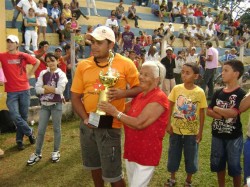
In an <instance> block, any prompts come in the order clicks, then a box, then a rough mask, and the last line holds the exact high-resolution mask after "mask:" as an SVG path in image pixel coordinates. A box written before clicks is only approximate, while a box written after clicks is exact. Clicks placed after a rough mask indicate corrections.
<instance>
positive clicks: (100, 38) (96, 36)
mask: <svg viewBox="0 0 250 187" xmlns="http://www.w3.org/2000/svg"><path fill="white" fill-rule="evenodd" d="M87 36H91V37H93V38H94V39H96V40H98V41H102V40H106V38H105V37H103V36H99V35H95V34H93V33H88V34H87Z"/></svg>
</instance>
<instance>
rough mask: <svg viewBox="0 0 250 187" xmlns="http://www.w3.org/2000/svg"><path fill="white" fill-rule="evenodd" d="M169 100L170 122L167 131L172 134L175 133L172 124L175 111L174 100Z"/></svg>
mask: <svg viewBox="0 0 250 187" xmlns="http://www.w3.org/2000/svg"><path fill="white" fill-rule="evenodd" d="M168 101H169V113H168V122H167V133H168V134H170V135H172V134H173V128H172V126H171V116H172V113H173V107H174V104H175V103H174V102H173V101H170V100H168Z"/></svg>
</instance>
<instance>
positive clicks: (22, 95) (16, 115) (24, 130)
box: [6, 90, 32, 142]
mask: <svg viewBox="0 0 250 187" xmlns="http://www.w3.org/2000/svg"><path fill="white" fill-rule="evenodd" d="M6 104H7V106H8V108H9V111H10V116H11V119H12V120H13V121H14V122H15V124H16V127H17V131H16V142H23V137H24V135H26V136H30V135H32V129H31V128H30V127H29V125H28V123H27V119H28V112H29V106H30V91H29V90H25V91H20V92H8V93H7V101H6Z"/></svg>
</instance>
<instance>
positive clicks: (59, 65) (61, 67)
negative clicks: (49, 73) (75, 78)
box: [58, 57, 67, 74]
mask: <svg viewBox="0 0 250 187" xmlns="http://www.w3.org/2000/svg"><path fill="white" fill-rule="evenodd" d="M58 62H59V63H58V67H59V68H60V69H61V70H62V71H63V72H64V73H65V74H66V72H67V65H66V64H65V62H64V60H63V57H60V58H59V59H58Z"/></svg>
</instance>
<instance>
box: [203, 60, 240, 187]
mask: <svg viewBox="0 0 250 187" xmlns="http://www.w3.org/2000/svg"><path fill="white" fill-rule="evenodd" d="M243 72H244V66H243V63H242V62H241V61H239V60H230V61H227V62H225V64H224V65H223V68H222V79H223V82H224V83H225V84H226V86H225V88H223V89H220V90H217V91H216V92H215V93H214V95H213V98H212V100H211V103H210V105H209V107H208V110H207V115H208V116H210V117H212V118H214V119H213V122H212V145H211V146H212V148H211V157H210V159H211V160H210V162H211V163H210V166H211V171H213V172H217V178H218V185H219V186H225V174H226V164H227V165H228V174H229V176H231V177H233V183H234V186H241V166H240V156H241V153H242V147H243V137H242V124H241V121H240V112H239V105H240V102H241V100H242V99H243V97H244V96H245V92H244V90H242V89H241V88H240V86H239V84H238V79H239V78H240V77H241V76H242V74H243Z"/></svg>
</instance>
